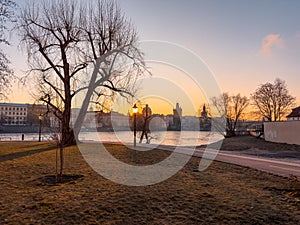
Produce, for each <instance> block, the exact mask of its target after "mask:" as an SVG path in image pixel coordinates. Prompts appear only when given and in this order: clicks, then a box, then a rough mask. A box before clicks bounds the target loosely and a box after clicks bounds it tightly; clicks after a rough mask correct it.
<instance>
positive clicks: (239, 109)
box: [212, 93, 249, 137]
mask: <svg viewBox="0 0 300 225" xmlns="http://www.w3.org/2000/svg"><path fill="white" fill-rule="evenodd" d="M212 105H213V106H214V108H215V109H217V111H218V114H219V115H222V117H223V118H224V120H226V127H225V129H222V130H225V131H226V133H225V134H224V136H225V137H231V136H235V135H236V134H235V129H236V125H237V122H238V121H239V119H240V118H241V116H242V114H243V112H244V111H245V109H246V108H247V106H248V105H249V99H248V98H247V97H246V96H241V95H240V94H237V95H229V94H228V93H223V94H222V95H221V96H219V97H213V98H212ZM216 125H218V123H216Z"/></svg>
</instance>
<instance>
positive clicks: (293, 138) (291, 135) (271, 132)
mask: <svg viewBox="0 0 300 225" xmlns="http://www.w3.org/2000/svg"><path fill="white" fill-rule="evenodd" d="M264 138H265V140H266V141H271V142H278V143H288V144H297V145H300V121H282V122H265V123H264Z"/></svg>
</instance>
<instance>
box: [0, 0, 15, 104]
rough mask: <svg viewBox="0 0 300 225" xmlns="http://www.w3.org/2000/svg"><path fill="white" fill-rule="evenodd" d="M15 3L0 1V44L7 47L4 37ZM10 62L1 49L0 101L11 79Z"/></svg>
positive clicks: (7, 0)
mask: <svg viewBox="0 0 300 225" xmlns="http://www.w3.org/2000/svg"><path fill="white" fill-rule="evenodd" d="M15 8H16V3H15V2H14V1H12V0H0V44H6V45H9V42H8V40H7V38H6V37H5V31H7V30H8V27H7V23H8V22H13V21H14V9H15ZM9 64H10V61H9V59H8V57H7V55H6V54H5V53H4V51H3V50H2V49H0V100H1V99H3V98H5V97H6V96H7V91H8V89H9V86H10V81H11V79H12V75H13V70H12V69H11V68H10V67H9Z"/></svg>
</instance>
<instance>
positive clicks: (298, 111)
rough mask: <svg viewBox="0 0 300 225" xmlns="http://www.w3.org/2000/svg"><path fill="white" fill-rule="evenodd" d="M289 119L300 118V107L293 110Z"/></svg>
mask: <svg viewBox="0 0 300 225" xmlns="http://www.w3.org/2000/svg"><path fill="white" fill-rule="evenodd" d="M289 117H300V106H299V107H297V108H294V109H292V112H291V113H290V114H289V115H287V118H289Z"/></svg>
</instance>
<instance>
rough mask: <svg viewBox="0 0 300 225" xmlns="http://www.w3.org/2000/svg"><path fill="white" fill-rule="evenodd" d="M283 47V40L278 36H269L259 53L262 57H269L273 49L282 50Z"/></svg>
mask: <svg viewBox="0 0 300 225" xmlns="http://www.w3.org/2000/svg"><path fill="white" fill-rule="evenodd" d="M282 47H283V40H282V38H281V37H280V35H279V34H269V35H267V36H266V37H265V38H264V40H263V44H262V48H261V50H260V53H261V55H262V56H265V57H269V56H271V54H272V51H271V50H272V49H273V48H282Z"/></svg>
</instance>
